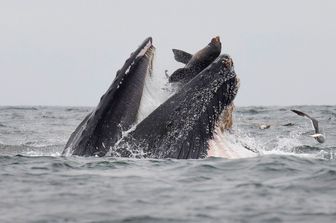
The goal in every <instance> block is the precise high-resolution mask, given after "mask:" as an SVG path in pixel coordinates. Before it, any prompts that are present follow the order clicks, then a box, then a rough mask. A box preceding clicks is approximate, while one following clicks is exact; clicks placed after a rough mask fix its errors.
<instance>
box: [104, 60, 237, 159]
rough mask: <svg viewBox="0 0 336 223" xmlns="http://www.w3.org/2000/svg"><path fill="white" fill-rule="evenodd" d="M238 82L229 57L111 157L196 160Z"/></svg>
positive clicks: (170, 102) (194, 81)
mask: <svg viewBox="0 0 336 223" xmlns="http://www.w3.org/2000/svg"><path fill="white" fill-rule="evenodd" d="M238 88H239V79H238V77H237V76H236V73H235V71H234V68H233V62H232V59H231V58H230V56H228V55H221V56H219V57H218V58H217V59H216V60H215V61H214V62H213V63H212V64H211V65H210V66H208V67H207V68H206V69H204V70H203V71H202V72H201V73H199V74H198V75H197V76H196V77H195V78H193V79H192V80H191V81H189V82H188V83H187V84H186V85H184V86H183V88H182V89H181V90H180V91H179V92H177V93H176V94H174V95H173V96H171V97H170V98H169V99H168V100H167V101H166V102H164V103H163V104H161V105H160V106H159V107H158V108H157V109H156V110H154V111H153V112H152V113H151V114H150V115H149V116H148V117H147V118H145V119H144V120H143V121H141V122H140V123H139V124H138V125H137V126H136V128H135V130H133V131H131V132H129V133H128V134H127V135H126V136H124V137H123V138H122V139H121V140H120V142H118V143H117V144H116V145H115V146H113V147H112V149H111V151H110V152H111V155H112V156H120V157H150V158H176V159H189V158H191V159H198V158H204V157H206V156H207V153H208V149H209V144H208V141H209V140H210V139H212V138H213V135H214V130H215V127H218V125H220V124H221V122H222V119H223V118H225V116H223V115H222V114H225V112H227V110H228V109H231V107H230V105H231V103H232V101H233V100H234V98H235V96H236V94H237V92H238Z"/></svg>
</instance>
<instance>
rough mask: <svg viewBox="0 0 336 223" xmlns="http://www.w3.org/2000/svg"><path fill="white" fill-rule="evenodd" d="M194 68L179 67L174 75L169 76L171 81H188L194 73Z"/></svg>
mask: <svg viewBox="0 0 336 223" xmlns="http://www.w3.org/2000/svg"><path fill="white" fill-rule="evenodd" d="M192 72H193V71H192V70H191V69H188V68H180V69H177V70H176V71H175V72H174V73H173V74H172V75H170V77H169V82H170V83H174V82H181V83H186V82H188V80H189V77H190V76H191V75H192Z"/></svg>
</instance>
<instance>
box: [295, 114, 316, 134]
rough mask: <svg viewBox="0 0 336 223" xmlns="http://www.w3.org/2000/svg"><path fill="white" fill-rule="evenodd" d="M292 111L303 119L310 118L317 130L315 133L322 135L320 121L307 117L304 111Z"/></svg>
mask: <svg viewBox="0 0 336 223" xmlns="http://www.w3.org/2000/svg"><path fill="white" fill-rule="evenodd" d="M291 111H292V112H294V113H295V114H297V115H300V116H302V117H306V118H309V119H310V120H311V122H312V123H313V127H314V129H315V133H320V131H319V125H318V121H317V120H316V119H315V118H312V117H310V116H309V115H307V114H306V113H304V112H302V111H298V110H294V109H293V110H291Z"/></svg>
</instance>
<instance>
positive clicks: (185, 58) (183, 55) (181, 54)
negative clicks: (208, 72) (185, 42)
mask: <svg viewBox="0 0 336 223" xmlns="http://www.w3.org/2000/svg"><path fill="white" fill-rule="evenodd" d="M173 53H174V58H175V60H176V61H177V62H180V63H184V64H187V63H188V62H189V61H190V59H191V58H192V55H191V54H190V53H187V52H185V51H183V50H178V49H173Z"/></svg>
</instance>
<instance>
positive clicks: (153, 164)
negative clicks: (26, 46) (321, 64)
mask: <svg viewBox="0 0 336 223" xmlns="http://www.w3.org/2000/svg"><path fill="white" fill-rule="evenodd" d="M292 108H295V109H298V110H302V111H305V112H307V113H308V114H310V115H312V116H313V117H315V118H317V119H318V120H319V121H320V125H321V127H322V129H323V130H324V132H325V134H326V137H327V140H326V143H324V144H318V143H317V142H316V141H315V140H314V139H313V138H311V137H310V136H309V135H310V134H311V133H312V127H311V123H310V122H309V120H307V119H304V118H302V117H299V116H297V115H295V114H294V113H292V112H290V111H289V110H290V109H292ZM91 109H92V108H85V107H0V222H336V160H335V153H336V130H335V126H336V106H292V107H238V108H237V110H236V112H235V126H234V135H233V136H230V138H228V139H227V140H228V141H230V146H232V147H233V149H234V148H235V146H237V148H238V147H239V144H244V145H246V146H248V147H250V148H251V149H252V150H255V151H257V152H258V155H257V156H255V157H249V158H245V157H244V156H243V155H242V156H241V157H240V158H239V159H225V158H222V157H209V158H206V159H203V160H174V159H161V160H158V159H124V158H111V157H102V158H98V157H89V158H88V157H86V158H85V157H75V156H74V157H62V156H60V154H61V152H62V150H63V147H64V145H65V143H66V141H67V139H68V137H69V136H70V134H71V133H72V131H73V130H74V129H75V127H76V126H77V125H78V124H79V122H80V121H81V120H82V119H83V118H84V116H85V115H86V114H87V113H88V112H89V111H90V110H91ZM260 125H270V128H268V129H260ZM285 125H286V126H285ZM223 140H224V141H225V140H226V139H223Z"/></svg>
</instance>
